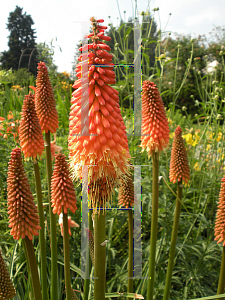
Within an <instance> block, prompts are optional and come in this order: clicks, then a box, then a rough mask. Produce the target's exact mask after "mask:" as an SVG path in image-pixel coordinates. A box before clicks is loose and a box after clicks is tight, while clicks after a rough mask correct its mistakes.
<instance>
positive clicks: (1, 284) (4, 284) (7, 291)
mask: <svg viewBox="0 0 225 300" xmlns="http://www.w3.org/2000/svg"><path fill="white" fill-rule="evenodd" d="M15 296H16V291H15V289H14V286H13V284H12V281H11V279H10V276H9V272H8V270H7V268H6V265H5V262H4V259H3V257H2V254H1V251H0V300H4V299H12V298H13V297H15Z"/></svg>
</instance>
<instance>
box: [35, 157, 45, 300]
mask: <svg viewBox="0 0 225 300" xmlns="http://www.w3.org/2000/svg"><path fill="white" fill-rule="evenodd" d="M33 166H34V177H35V186H36V194H37V204H38V215H39V219H40V226H41V229H40V230H39V242H40V249H41V287H42V296H43V300H48V287H47V267H46V247H45V233H44V232H45V224H44V212H43V204H42V193H41V179H40V172H39V166H38V162H37V161H36V160H35V161H33Z"/></svg>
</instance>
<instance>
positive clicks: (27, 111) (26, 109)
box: [19, 94, 44, 158]
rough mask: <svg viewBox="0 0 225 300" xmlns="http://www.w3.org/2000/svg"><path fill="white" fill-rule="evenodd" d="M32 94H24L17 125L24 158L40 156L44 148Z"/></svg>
mask: <svg viewBox="0 0 225 300" xmlns="http://www.w3.org/2000/svg"><path fill="white" fill-rule="evenodd" d="M34 98H35V96H34V95H31V94H29V95H26V96H25V99H24V101H23V107H22V113H21V115H22V118H21V121H20V126H19V139H20V146H21V148H22V151H23V153H24V156H25V158H28V157H33V158H36V157H37V156H38V155H39V156H41V155H42V152H43V150H44V139H43V135H42V132H41V126H40V123H39V119H38V116H37V113H36V110H35V103H34Z"/></svg>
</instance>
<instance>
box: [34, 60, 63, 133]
mask: <svg viewBox="0 0 225 300" xmlns="http://www.w3.org/2000/svg"><path fill="white" fill-rule="evenodd" d="M35 107H36V111H37V115H38V118H39V120H40V125H41V129H42V132H43V131H45V132H48V131H50V132H51V133H55V132H56V129H57V128H58V127H59V125H58V113H57V110H56V104H55V98H54V94H53V90H52V85H51V82H50V79H49V76H48V70H47V67H46V65H45V63H44V62H40V63H38V75H37V81H36V93H35Z"/></svg>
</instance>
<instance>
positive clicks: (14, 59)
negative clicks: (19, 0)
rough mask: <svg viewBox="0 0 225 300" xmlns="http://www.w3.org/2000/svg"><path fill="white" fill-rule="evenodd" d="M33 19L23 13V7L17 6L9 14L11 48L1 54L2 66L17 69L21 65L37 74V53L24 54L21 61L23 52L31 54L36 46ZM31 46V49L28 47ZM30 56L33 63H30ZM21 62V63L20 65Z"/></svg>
mask: <svg viewBox="0 0 225 300" xmlns="http://www.w3.org/2000/svg"><path fill="white" fill-rule="evenodd" d="M32 25H34V22H33V19H32V18H31V16H30V15H27V14H26V12H25V13H24V14H23V8H20V7H19V6H16V8H15V10H14V11H13V12H11V13H10V14H9V18H8V23H7V29H8V30H9V32H10V35H9V41H8V46H9V50H8V51H4V52H2V54H1V58H0V61H1V66H2V68H4V69H11V68H12V69H13V70H17V69H18V68H19V67H21V68H28V71H30V72H31V73H32V74H34V75H36V53H35V51H34V52H33V54H32V56H31V57H30V56H23V57H22V59H21V62H20V57H21V54H22V52H23V51H24V50H26V49H27V50H26V52H24V54H31V53H32V51H33V50H34V49H35V48H36V43H35V38H36V36H35V30H34V29H32ZM28 48H29V49H28ZM29 58H31V63H30V65H29ZM19 62H20V65H19Z"/></svg>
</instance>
